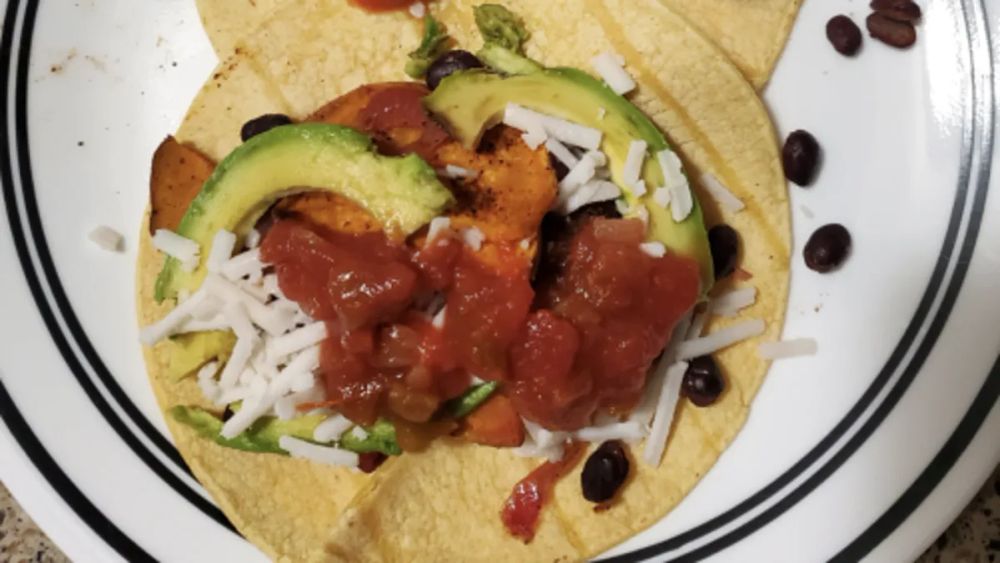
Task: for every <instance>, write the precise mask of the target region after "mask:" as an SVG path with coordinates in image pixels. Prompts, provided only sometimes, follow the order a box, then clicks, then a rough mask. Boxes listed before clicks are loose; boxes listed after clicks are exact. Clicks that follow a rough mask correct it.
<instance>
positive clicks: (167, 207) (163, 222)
mask: <svg viewBox="0 0 1000 563" xmlns="http://www.w3.org/2000/svg"><path fill="white" fill-rule="evenodd" d="M214 169H215V163H214V162H212V161H211V160H209V159H208V158H207V157H206V156H205V155H203V154H201V153H200V152H198V151H197V150H195V149H193V148H191V147H189V146H187V145H183V144H181V143H178V142H177V139H174V138H173V137H167V138H166V139H164V140H163V142H162V143H160V146H159V147H158V148H157V149H156V152H155V153H154V154H153V168H152V172H151V173H150V179H149V203H150V216H149V232H150V233H154V232H156V230H157V229H170V230H176V229H177V225H179V224H180V222H181V218H182V217H184V213H186V212H187V209H188V206H189V205H190V204H191V200H193V199H194V198H195V196H196V195H198V192H200V191H201V187H202V186H203V185H204V184H205V180H208V177H209V176H211V175H212V170H214Z"/></svg>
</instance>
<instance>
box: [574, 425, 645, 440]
mask: <svg viewBox="0 0 1000 563" xmlns="http://www.w3.org/2000/svg"><path fill="white" fill-rule="evenodd" d="M573 436H574V437H575V438H576V439H577V440H580V441H583V442H605V441H607V440H625V441H626V442H638V441H639V440H642V439H643V438H645V437H646V429H645V428H643V426H642V424H640V423H638V422H634V421H630V422H619V423H615V424H607V425H603V426H591V427H588V428H581V429H580V430H577V431H576V432H574V433H573Z"/></svg>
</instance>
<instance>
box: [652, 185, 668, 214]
mask: <svg viewBox="0 0 1000 563" xmlns="http://www.w3.org/2000/svg"><path fill="white" fill-rule="evenodd" d="M653 202H654V203H655V204H656V205H659V206H660V207H662V208H663V209H666V208H667V206H668V205H670V188H656V189H655V190H654V191H653Z"/></svg>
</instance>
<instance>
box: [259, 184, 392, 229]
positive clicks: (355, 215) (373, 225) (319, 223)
mask: <svg viewBox="0 0 1000 563" xmlns="http://www.w3.org/2000/svg"><path fill="white" fill-rule="evenodd" d="M273 213H274V214H275V216H276V217H282V218H295V219H298V220H300V221H302V222H304V223H306V224H307V225H309V226H311V227H313V228H314V229H316V230H317V231H318V232H320V233H323V232H328V233H329V232H337V233H352V234H353V233H371V232H378V231H380V230H382V226H381V225H379V223H378V221H376V220H375V218H374V217H372V216H371V214H370V213H368V211H366V210H365V209H364V208H363V207H361V206H360V205H358V204H356V203H354V202H353V201H351V200H349V199H347V198H345V197H342V196H338V195H336V194H331V193H329V192H308V193H304V194H299V195H294V196H291V197H286V198H285V199H282V200H281V201H279V202H278V204H277V205H275V206H274V210H273Z"/></svg>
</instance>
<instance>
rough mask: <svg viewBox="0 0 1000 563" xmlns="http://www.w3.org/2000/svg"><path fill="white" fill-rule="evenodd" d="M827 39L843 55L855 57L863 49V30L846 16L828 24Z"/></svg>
mask: <svg viewBox="0 0 1000 563" xmlns="http://www.w3.org/2000/svg"><path fill="white" fill-rule="evenodd" d="M826 38H827V39H829V40H830V43H831V44H832V45H833V48H834V49H836V50H837V52H838V53H840V54H841V55H847V56H848V57H850V56H853V55H854V54H855V53H857V52H858V49H860V48H861V28H859V27H858V25H857V24H856V23H854V22H853V21H852V20H851V18H849V17H847V16H845V15H839V16H833V17H832V18H830V21H828V22H826Z"/></svg>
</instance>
